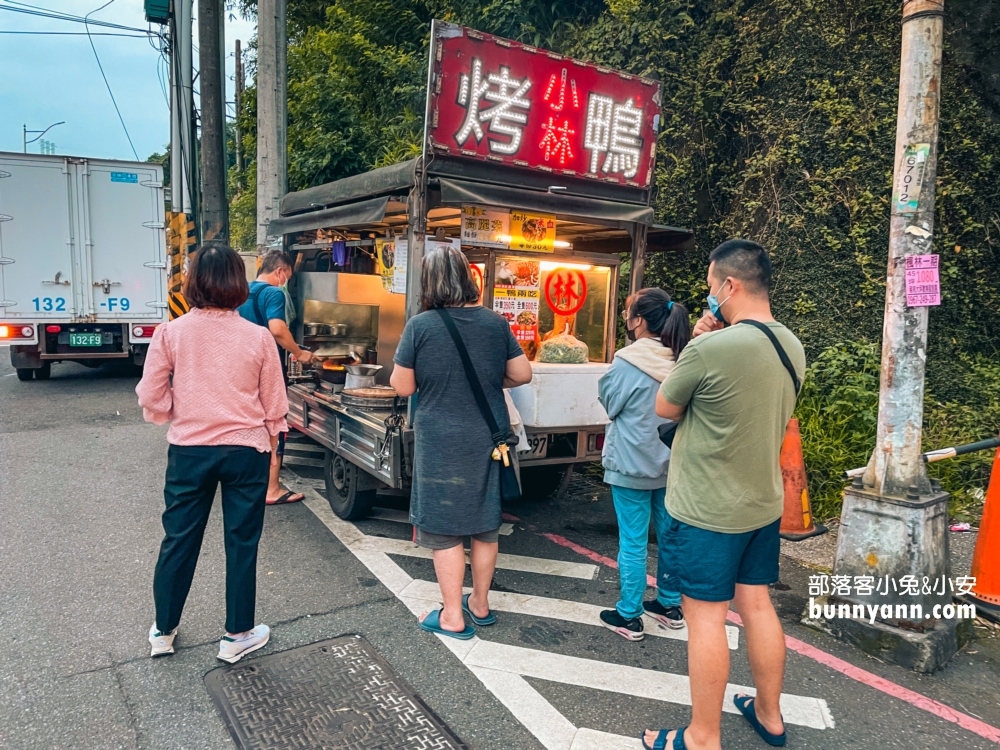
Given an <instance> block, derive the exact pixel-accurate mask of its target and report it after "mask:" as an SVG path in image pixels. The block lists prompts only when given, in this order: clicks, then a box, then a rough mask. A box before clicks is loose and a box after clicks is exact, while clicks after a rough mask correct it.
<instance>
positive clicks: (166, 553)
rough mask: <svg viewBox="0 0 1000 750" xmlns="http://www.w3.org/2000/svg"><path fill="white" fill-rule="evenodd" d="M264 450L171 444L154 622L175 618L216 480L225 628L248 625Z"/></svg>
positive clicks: (172, 622)
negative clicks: (222, 548) (223, 549)
mask: <svg viewBox="0 0 1000 750" xmlns="http://www.w3.org/2000/svg"><path fill="white" fill-rule="evenodd" d="M269 468H270V454H268V453H260V452H258V451H257V450H256V449H255V448H249V447H246V446H238V445H198V446H187V445H171V446H170V448H169V450H168V451H167V477H166V484H165V486H164V488H163V498H164V500H165V501H166V506H167V507H166V510H164V511H163V531H164V534H165V536H164V537H163V543H162V544H161V545H160V557H159V559H158V560H157V562H156V572H155V573H154V574H153V599H154V600H155V602H156V627H157V629H158V630H159V631H160V632H161V633H169V632H171V631H172V630H173V629H174V628H176V627H177V625H178V623H179V622H180V620H181V612H182V611H183V609H184V602H185V601H186V600H187V595H188V591H190V589H191V579H192V578H194V569H195V566H196V565H197V564H198V554H199V552H200V551H201V540H202V537H203V536H204V534H205V526H206V524H207V523H208V516H209V514H210V513H211V512H212V503H213V502H214V500H215V491H216V489H217V488H218V486H219V484H222V519H223V526H224V528H225V544H226V630H227V631H228V632H230V633H242V632H243V631H245V630H250V629H251V628H253V626H254V607H255V605H256V600H257V543H258V542H259V541H260V532H261V530H262V529H263V528H264V500H265V496H266V494H267V477H268V470H269Z"/></svg>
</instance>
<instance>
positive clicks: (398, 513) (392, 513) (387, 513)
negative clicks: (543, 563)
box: [368, 508, 514, 536]
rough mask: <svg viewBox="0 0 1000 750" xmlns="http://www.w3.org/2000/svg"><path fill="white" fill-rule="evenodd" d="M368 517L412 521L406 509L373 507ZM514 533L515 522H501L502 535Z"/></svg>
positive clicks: (380, 519) (401, 521) (395, 521)
mask: <svg viewBox="0 0 1000 750" xmlns="http://www.w3.org/2000/svg"><path fill="white" fill-rule="evenodd" d="M368 518H374V519H376V520H378V521H392V522H393V523H405V524H409V523H410V514H409V513H407V512H406V511H405V510H395V509H393V508H372V512H371V513H369V514H368ZM513 533H514V524H512V523H502V524H500V536H510V535H511V534H513Z"/></svg>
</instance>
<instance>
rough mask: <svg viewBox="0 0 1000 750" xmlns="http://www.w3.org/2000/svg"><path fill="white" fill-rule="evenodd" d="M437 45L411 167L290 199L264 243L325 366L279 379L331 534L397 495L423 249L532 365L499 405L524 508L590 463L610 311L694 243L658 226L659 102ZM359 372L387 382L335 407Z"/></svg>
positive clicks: (505, 43) (607, 83)
mask: <svg viewBox="0 0 1000 750" xmlns="http://www.w3.org/2000/svg"><path fill="white" fill-rule="evenodd" d="M431 35H432V38H431V45H430V65H429V75H428V97H427V112H426V120H425V136H424V148H423V152H422V154H421V155H420V156H419V157H418V158H416V159H412V160H410V161H406V162H403V163H400V164H395V165H392V166H387V167H383V168H380V169H375V170H372V171H370V172H368V173H365V174H360V175H356V176H352V177H347V178H344V179H341V180H337V181H336V182H332V183H329V184H326V185H320V186H317V187H313V188H309V189H306V190H301V191H297V192H293V193H289V194H288V195H286V196H285V197H284V198H283V199H282V201H281V206H280V214H281V215H280V217H279V218H278V219H276V220H274V221H273V222H272V223H271V225H270V229H269V234H271V235H274V236H281V237H282V238H283V242H284V246H285V247H286V248H287V249H288V250H289V251H290V252H291V253H292V254H293V256H294V258H295V272H296V273H295V276H294V279H293V282H292V286H291V292H292V295H293V299H294V301H295V304H296V309H297V310H298V311H299V320H298V321H297V322H296V323H295V325H294V326H293V334H294V335H295V337H296V340H297V341H299V342H300V344H302V345H303V346H306V347H309V348H310V349H312V350H313V351H315V352H317V353H318V354H320V355H322V359H321V360H320V363H319V364H318V365H317V366H316V367H313V368H306V369H305V370H304V371H299V370H298V368H295V369H294V370H293V371H292V372H291V377H292V382H291V384H290V386H289V404H290V415H289V422H290V423H291V424H292V426H293V427H294V428H295V429H298V430H300V431H302V432H303V433H305V434H307V435H309V436H310V437H312V438H313V439H314V440H316V441H317V442H319V443H320V444H322V445H323V446H325V448H326V449H327V451H326V460H325V462H324V466H325V468H324V472H325V476H326V484H327V495H328V498H329V500H330V504H331V506H332V508H333V510H334V511H335V512H336V513H337V514H338V515H339V516H340V517H342V518H357V517H360V516H363V515H364V514H365V513H367V512H368V510H369V509H370V508H371V505H372V503H373V502H374V499H375V493H376V492H377V491H379V489H380V488H381V489H383V490H389V491H396V492H400V493H405V492H406V491H407V490H408V487H409V483H410V479H411V467H412V446H413V440H412V430H411V428H410V426H409V425H410V422H409V419H408V414H407V408H408V406H407V404H406V403H405V401H403V400H401V399H397V398H393V393H392V392H391V389H389V388H388V387H387V386H386V384H387V383H388V379H389V375H390V373H391V371H392V358H393V355H394V353H395V349H396V346H397V344H398V342H399V338H400V335H401V333H402V329H403V325H404V324H405V321H406V319H407V318H408V317H409V316H412V315H415V314H417V313H418V312H420V307H419V305H420V302H419V298H420V294H419V267H420V262H421V258H422V257H423V254H424V252H425V251H426V250H427V249H428V248H429V247H431V246H432V245H433V244H434V243H451V244H453V245H456V246H459V247H461V249H462V250H463V251H464V252H465V253H466V255H467V257H468V258H469V261H470V263H471V264H472V268H473V273H474V275H475V277H476V281H477V283H478V285H479V286H480V289H481V291H482V304H484V305H485V306H487V307H489V308H491V309H493V310H494V311H496V312H498V313H499V314H501V315H503V316H504V317H506V318H507V319H508V321H509V322H510V324H511V327H512V331H513V333H514V335H515V337H516V338H517V340H518V342H519V343H520V344H521V346H522V348H523V349H524V351H525V353H526V354H527V355H528V357H529V359H531V360H532V368H533V370H534V378H533V380H532V382H531V383H530V384H528V385H525V386H521V387H520V388H516V389H513V390H512V391H511V392H510V394H511V398H512V400H513V402H514V404H515V405H516V406H517V409H518V411H519V413H520V415H521V418H522V421H523V424H524V426H525V430H526V433H527V437H528V444H527V445H526V446H525V445H521V446H519V455H520V460H521V468H522V484H523V485H524V490H525V494H526V495H529V496H531V495H536V496H543V495H546V494H549V493H550V492H552V491H553V490H555V489H556V487H557V486H558V484H559V481H560V480H561V479H562V478H564V477H566V476H568V468H570V467H572V466H573V465H574V464H577V463H581V462H589V461H594V460H597V459H599V458H600V455H601V450H602V447H603V437H604V428H605V425H606V424H607V422H608V419H607V415H606V414H605V413H604V411H603V409H602V408H601V406H600V404H599V403H598V401H597V381H598V379H599V378H600V377H601V375H603V374H604V372H606V371H607V368H608V367H609V365H610V362H611V360H612V357H613V355H614V348H615V341H616V334H617V329H618V326H617V322H618V320H619V317H618V315H619V312H620V310H621V305H622V302H623V297H622V291H624V290H625V289H628V290H632V289H636V288H638V287H640V286H641V285H642V277H643V268H644V261H645V258H646V255H647V253H651V252H664V251H670V250H675V249H678V248H680V247H682V246H684V245H685V244H686V243H688V242H690V241H691V238H692V236H691V233H690V232H688V231H686V230H682V229H677V228H673V227H667V226H659V225H655V224H654V223H653V211H652V209H651V208H650V201H651V193H652V175H653V164H654V155H655V145H656V133H657V129H658V125H659V118H660V111H659V110H660V86H659V84H658V83H656V82H654V81H649V80H645V79H642V78H639V77H636V76H633V75H629V74H626V73H621V72H617V71H613V70H608V69H606V68H601V67H598V66H595V65H591V64H588V63H583V62H580V61H576V60H572V59H569V58H565V57H562V56H559V55H555V54H553V53H550V52H546V51H544V50H539V49H537V48H533V47H528V46H525V45H522V44H519V43H517V42H513V41H509V40H505V39H500V38H497V37H493V36H491V35H488V34H483V33H480V32H477V31H474V30H472V29H468V28H464V27H461V26H456V25H454V24H449V23H443V22H439V21H435V22H434V23H433V25H432V31H431ZM354 364H370V365H376V366H381V367H380V369H377V371H376V370H375V368H371V371H375V375H374V383H373V384H372V385H374V387H373V388H368V389H366V390H357V389H353V388H346V389H344V388H343V386H344V385H345V384H346V385H349V383H347V382H346V381H347V380H348V379H349V377H350V375H349V374H345V372H346V370H349V369H352V367H351V366H352V365H354ZM293 367H294V366H293Z"/></svg>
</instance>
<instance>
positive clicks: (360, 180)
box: [281, 159, 416, 231]
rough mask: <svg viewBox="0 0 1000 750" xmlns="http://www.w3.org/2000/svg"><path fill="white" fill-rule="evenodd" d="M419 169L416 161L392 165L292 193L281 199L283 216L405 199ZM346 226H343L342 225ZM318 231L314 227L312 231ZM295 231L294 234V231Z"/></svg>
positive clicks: (334, 223) (329, 224)
mask: <svg viewBox="0 0 1000 750" xmlns="http://www.w3.org/2000/svg"><path fill="white" fill-rule="evenodd" d="M415 166H416V159H410V160H409V161H404V162H400V163H399V164H392V165H390V166H388V167H380V168H379V169H373V170H371V171H370V172H365V173H363V174H356V175H352V176H351V177H344V178H342V179H340V180H335V181H334V182H328V183H326V184H325V185H317V186H316V187H311V188H306V189H305V190H297V191H295V192H294V193H288V194H287V195H286V196H285V197H284V198H282V199H281V215H282V216H283V217H284V216H291V215H292V214H298V213H302V212H303V211H313V210H315V209H317V208H322V207H324V206H335V205H337V204H339V203H349V202H350V201H357V200H363V199H365V198H371V197H372V196H376V195H388V194H391V193H395V194H397V195H405V194H407V193H409V191H410V188H411V187H413V170H414V167H415ZM338 223H339V222H330V223H328V224H325V225H319V226H331V225H337V224H338ZM340 225H341V226H343V224H340ZM309 228H314V227H309ZM292 231H294V230H292Z"/></svg>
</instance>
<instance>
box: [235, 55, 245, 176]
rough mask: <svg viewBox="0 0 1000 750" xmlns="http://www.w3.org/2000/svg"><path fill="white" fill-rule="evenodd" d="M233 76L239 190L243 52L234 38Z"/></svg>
mask: <svg viewBox="0 0 1000 750" xmlns="http://www.w3.org/2000/svg"><path fill="white" fill-rule="evenodd" d="M234 57H235V68H234V72H235V75H234V78H235V79H236V80H235V84H236V85H235V87H234V88H235V89H236V174H237V182H238V184H239V188H240V190H242V189H243V143H242V140H243V132H242V131H241V130H240V113H241V112H242V111H243V89H244V86H245V85H246V84H245V83H244V80H243V75H244V74H243V52H242V51H241V50H240V40H239V39H237V40H236V51H235V56H234Z"/></svg>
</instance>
